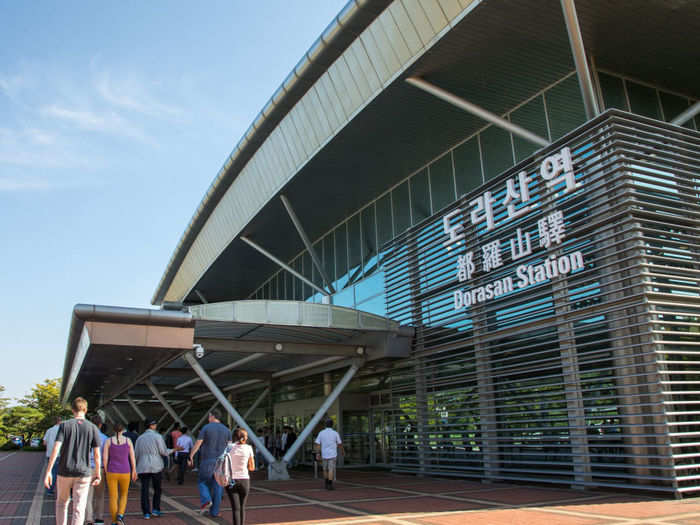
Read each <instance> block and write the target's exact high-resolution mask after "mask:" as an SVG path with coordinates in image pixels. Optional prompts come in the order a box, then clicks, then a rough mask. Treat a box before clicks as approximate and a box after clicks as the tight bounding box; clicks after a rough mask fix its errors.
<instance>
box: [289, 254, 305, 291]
mask: <svg viewBox="0 0 700 525" xmlns="http://www.w3.org/2000/svg"><path fill="white" fill-rule="evenodd" d="M292 269H293V270H294V271H295V272H297V273H301V257H297V258H296V259H294V262H293V263H292ZM303 295H304V282H303V281H302V280H301V279H299V278H297V277H295V278H294V300H295V301H303V300H304V299H303V297H302V296H303Z"/></svg>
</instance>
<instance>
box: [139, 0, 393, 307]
mask: <svg viewBox="0 0 700 525" xmlns="http://www.w3.org/2000/svg"><path fill="white" fill-rule="evenodd" d="M389 1H390V0H373V1H369V0H349V1H348V3H347V4H346V5H345V7H343V9H342V10H341V11H340V13H339V14H338V15H337V16H336V17H335V18H334V19H333V21H332V22H331V23H330V24H329V25H328V27H327V28H326V29H325V30H324V31H323V33H322V34H321V36H319V37H318V38H317V39H316V41H315V42H314V43H313V44H312V45H311V47H310V48H309V50H308V51H307V52H306V53H305V54H304V56H303V57H302V58H301V60H299V62H298V63H297V65H296V66H295V67H294V69H292V71H291V72H290V73H289V75H287V78H285V79H284V81H283V82H282V84H281V85H280V86H279V87H278V88H277V90H276V91H275V92H274V93H273V94H272V96H271V97H270V99H269V100H268V101H267V103H266V104H265V106H263V108H262V110H260V113H258V115H257V117H256V118H255V120H254V121H253V122H252V123H251V125H250V126H249V127H248V129H247V131H246V132H245V133H244V135H243V137H241V139H240V140H239V141H238V144H236V147H235V148H234V149H233V151H232V152H231V154H230V155H229V156H228V158H227V159H226V161H225V162H224V164H223V166H222V167H221V169H220V170H219V172H218V173H217V175H216V177H215V178H214V180H213V181H212V183H211V185H210V186H209V189H208V190H207V192H206V193H205V195H204V197H203V198H202V200H201V202H200V203H199V206H197V209H196V210H195V212H194V215H193V216H192V219H190V222H189V224H188V225H187V228H186V229H185V231H184V232H183V234H182V237H181V238H180V241H179V242H178V244H177V246H176V248H175V251H174V252H173V254H172V256H171V257H170V260H169V261H168V266H167V267H166V270H165V273H164V274H163V276H162V277H161V280H160V283H159V284H158V288H157V289H156V291H155V294H154V296H153V298H152V300H151V302H152V303H153V304H157V303H160V302H162V301H163V299H164V297H165V295H166V293H167V290H168V288H169V287H170V285H171V283H172V280H173V278H174V276H175V273H176V272H177V271H178V269H179V267H180V264H181V263H182V261H183V259H184V257H185V255H186V254H187V252H188V250H189V249H190V247H191V246H192V243H193V242H194V240H195V239H196V238H197V235H199V233H200V231H201V229H202V227H203V226H204V224H205V223H206V221H207V219H208V218H209V216H210V214H211V213H212V211H213V210H214V208H216V206H217V204H218V203H219V201H220V200H221V198H222V196H223V194H224V192H225V190H226V189H227V188H228V187H229V185H230V184H231V183H232V181H233V179H234V178H235V177H236V176H237V175H238V173H239V172H240V170H241V168H242V167H243V166H244V165H245V164H246V162H247V161H248V160H249V159H250V158H251V157H252V156H253V155H254V154H255V152H256V151H257V150H258V148H259V147H260V146H261V144H263V143H264V142H265V140H266V139H267V137H268V136H269V135H270V133H271V132H272V130H273V129H274V128H275V127H276V126H277V124H278V123H279V122H280V120H281V119H282V118H283V117H284V116H285V115H286V114H287V112H288V111H289V110H290V109H291V108H292V107H293V106H294V105H295V104H296V103H297V102H298V101H299V99H300V98H301V97H302V96H303V95H304V93H306V91H307V90H308V88H309V87H310V86H311V85H312V84H314V82H315V81H316V80H317V79H318V77H319V76H320V75H321V74H322V73H323V72H325V71H326V69H327V67H328V65H329V64H330V63H332V62H333V61H334V60H335V59H336V58H337V57H338V55H339V54H341V53H342V52H343V51H344V50H345V49H346V47H347V46H348V45H349V43H350V42H352V40H354V39H355V37H356V35H357V34H358V33H359V32H361V31H362V30H363V29H364V28H365V27H366V26H367V25H368V24H369V23H370V22H372V20H374V19H375V18H376V16H377V15H378V14H379V13H380V12H381V11H382V10H383V9H384V8H385V7H386V6H387V4H388V3H389Z"/></svg>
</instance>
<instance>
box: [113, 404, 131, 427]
mask: <svg viewBox="0 0 700 525" xmlns="http://www.w3.org/2000/svg"><path fill="white" fill-rule="evenodd" d="M111 406H112V410H114V413H115V414H117V417H118V418H119V419H121V421H122V423H124V426H125V427H126V425H128V424H129V420H128V419H126V418H125V417H124V414H122V411H121V410H119V407H118V406H117V404H116V403H112V405H111Z"/></svg>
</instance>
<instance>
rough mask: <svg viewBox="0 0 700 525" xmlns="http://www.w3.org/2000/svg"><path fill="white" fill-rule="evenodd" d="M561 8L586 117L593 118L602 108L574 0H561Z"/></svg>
mask: <svg viewBox="0 0 700 525" xmlns="http://www.w3.org/2000/svg"><path fill="white" fill-rule="evenodd" d="M561 8H562V11H563V12H564V21H565V22H566V31H567V32H568V34H569V44H570V45H571V54H572V55H573V56H574V63H575V64H576V74H577V75H578V84H579V87H580V88H581V97H582V98H583V106H584V107H585V109H586V119H587V120H591V119H592V118H593V117H596V116H597V115H598V114H599V113H600V108H599V107H598V99H597V98H596V96H595V88H594V87H593V80H592V79H591V70H590V69H589V67H588V61H587V60H586V49H585V47H584V45H583V37H582V36H581V28H580V26H579V24H578V16H577V15H576V6H575V5H574V0H561Z"/></svg>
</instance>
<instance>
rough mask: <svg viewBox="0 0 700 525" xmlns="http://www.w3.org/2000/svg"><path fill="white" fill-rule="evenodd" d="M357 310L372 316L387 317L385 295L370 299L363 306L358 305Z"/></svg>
mask: <svg viewBox="0 0 700 525" xmlns="http://www.w3.org/2000/svg"><path fill="white" fill-rule="evenodd" d="M357 309H358V310H362V311H363V312H369V313H371V314H375V315H381V316H382V317H386V303H385V301H384V295H383V294H382V295H377V296H376V297H373V298H372V299H368V300H367V301H365V302H364V303H362V304H358V305H357Z"/></svg>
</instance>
